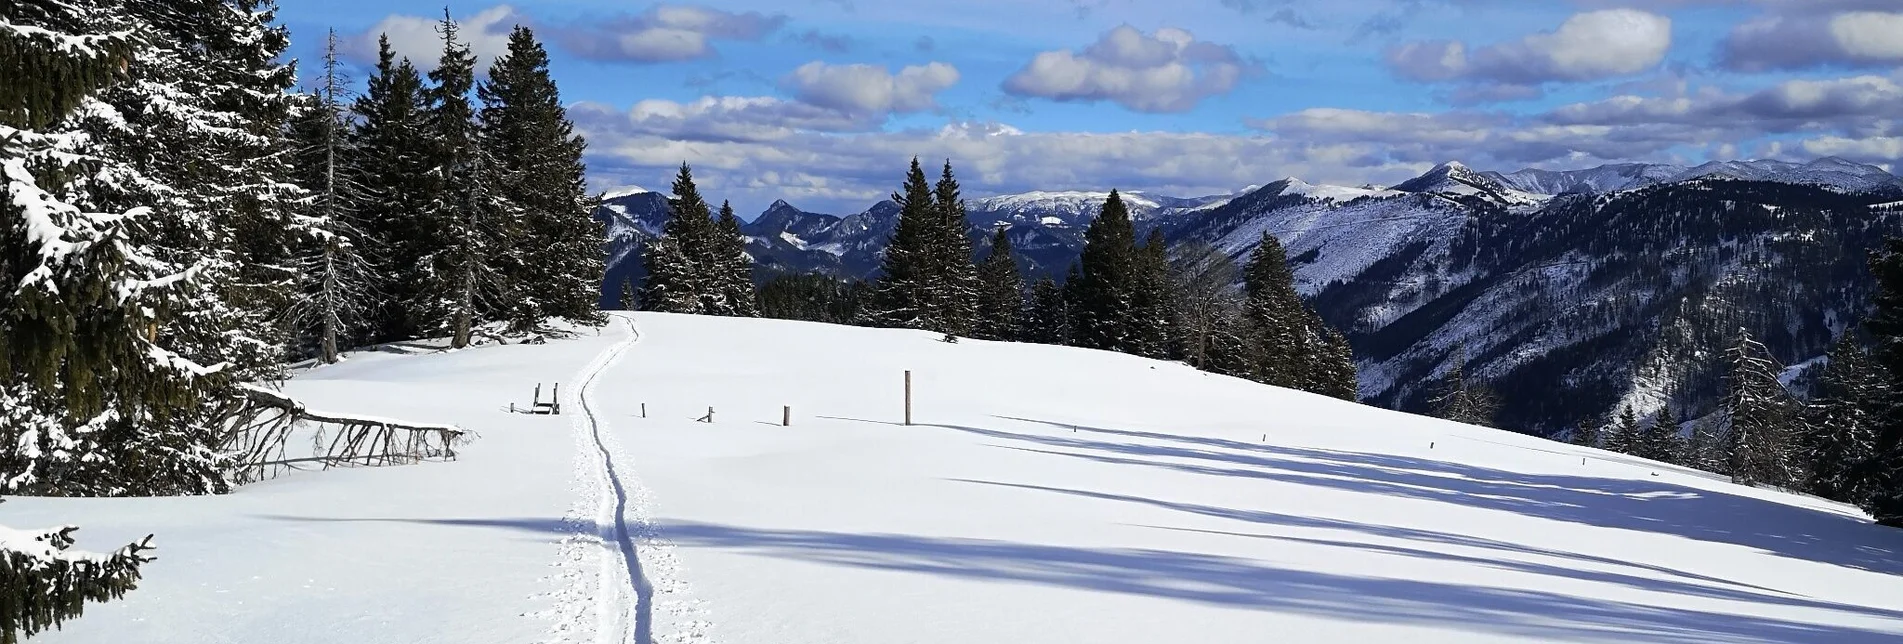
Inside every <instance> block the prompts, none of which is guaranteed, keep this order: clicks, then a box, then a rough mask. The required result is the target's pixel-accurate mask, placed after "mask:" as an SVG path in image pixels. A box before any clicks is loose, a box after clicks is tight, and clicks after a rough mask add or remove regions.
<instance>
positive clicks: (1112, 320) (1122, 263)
mask: <svg viewBox="0 0 1903 644" xmlns="http://www.w3.org/2000/svg"><path fill="white" fill-rule="evenodd" d="M1139 263H1140V259H1139V257H1138V249H1137V243H1136V229H1135V228H1134V227H1133V226H1132V225H1131V223H1130V210H1129V207H1128V206H1126V205H1124V203H1123V196H1122V195H1120V194H1118V193H1117V191H1116V190H1111V191H1110V196H1109V198H1107V199H1105V200H1104V204H1103V209H1102V211H1101V212H1100V213H1099V214H1098V215H1097V219H1096V220H1094V221H1092V222H1090V227H1088V228H1086V229H1085V230H1084V252H1083V255H1082V257H1080V258H1079V259H1078V264H1077V270H1078V273H1077V276H1076V277H1075V278H1072V279H1071V280H1070V281H1069V282H1067V283H1066V284H1065V286H1066V288H1067V289H1068V290H1069V292H1070V295H1071V298H1072V301H1071V321H1072V327H1071V338H1072V342H1073V343H1074V344H1076V345H1077V346H1080V347H1086V348H1091V349H1104V350H1109V351H1121V352H1123V353H1140V352H1141V350H1142V341H1141V339H1140V338H1138V337H1137V332H1136V326H1137V321H1136V318H1137V316H1138V315H1139V314H1140V311H1139V307H1138V302H1137V289H1138V280H1139V274H1138V273H1139V271H1140V270H1141V269H1140V266H1139Z"/></svg>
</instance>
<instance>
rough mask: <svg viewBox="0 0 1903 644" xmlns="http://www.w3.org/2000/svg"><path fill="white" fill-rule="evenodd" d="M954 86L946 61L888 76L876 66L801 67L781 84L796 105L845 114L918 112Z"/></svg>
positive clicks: (952, 72) (954, 70)
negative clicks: (796, 100) (940, 93)
mask: <svg viewBox="0 0 1903 644" xmlns="http://www.w3.org/2000/svg"><path fill="white" fill-rule="evenodd" d="M957 83H958V68H956V67H953V66H951V65H948V64H945V63H938V62H934V63H930V64H926V65H912V66H908V67H905V68H903V69H900V70H899V72H898V73H897V74H894V73H891V72H889V71H887V70H886V68H885V67H883V66H879V65H864V64H854V65H829V64H826V63H822V62H818V61H814V62H810V63H806V64H804V65H800V66H799V68H798V69H795V70H793V73H791V74H788V75H787V77H786V78H785V79H784V80H783V81H782V82H781V85H782V86H784V87H785V88H786V89H787V90H789V91H791V92H792V93H793V95H794V97H795V98H797V99H799V100H800V101H801V102H804V103H807V104H810V105H816V106H819V107H824V108H830V109H834V110H838V111H841V112H846V113H850V114H879V115H883V114H887V113H893V112H920V111H925V110H929V109H932V108H934V107H936V106H937V101H936V100H935V99H934V98H933V97H934V95H935V94H937V93H939V92H941V91H944V90H945V89H946V88H949V87H951V86H952V85H955V84H957Z"/></svg>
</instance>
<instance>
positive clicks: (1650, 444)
mask: <svg viewBox="0 0 1903 644" xmlns="http://www.w3.org/2000/svg"><path fill="white" fill-rule="evenodd" d="M1679 432H1680V427H1679V422H1678V416H1677V415H1676V414H1673V413H1672V408H1671V406H1669V405H1667V406H1666V407H1665V408H1664V409H1661V410H1659V413H1658V417H1656V418H1654V419H1653V420H1652V424H1651V425H1648V426H1647V427H1646V428H1645V430H1643V431H1641V432H1639V439H1638V441H1637V445H1636V451H1637V452H1638V453H1637V456H1638V457H1640V458H1647V459H1651V460H1654V461H1658V462H1660V463H1678V462H1679V457H1680V455H1681V454H1682V453H1683V452H1684V451H1685V448H1684V445H1683V438H1682V436H1681V435H1680V433H1679Z"/></svg>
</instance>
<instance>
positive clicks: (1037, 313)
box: [1024, 277, 1070, 345]
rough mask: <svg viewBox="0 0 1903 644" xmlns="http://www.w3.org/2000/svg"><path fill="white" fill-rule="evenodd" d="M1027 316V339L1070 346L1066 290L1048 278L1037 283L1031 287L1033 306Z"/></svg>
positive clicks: (1025, 329) (1025, 334) (1025, 336)
mask: <svg viewBox="0 0 1903 644" xmlns="http://www.w3.org/2000/svg"><path fill="white" fill-rule="evenodd" d="M1029 309H1030V310H1029V312H1028V313H1027V314H1026V315H1025V325H1024V339H1025V340H1027V341H1030V342H1037V343H1041V344H1055V345H1066V344H1070V307H1069V305H1068V304H1067V303H1066V301H1065V299H1064V287H1062V286H1058V284H1057V281H1056V280H1053V279H1051V278H1049V277H1044V278H1040V279H1038V281H1037V283H1036V284H1035V285H1033V286H1032V287H1031V304H1030V307H1029Z"/></svg>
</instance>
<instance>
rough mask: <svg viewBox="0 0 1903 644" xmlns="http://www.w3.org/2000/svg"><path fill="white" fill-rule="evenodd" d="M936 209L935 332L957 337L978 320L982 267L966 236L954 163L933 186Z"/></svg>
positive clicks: (948, 164)
mask: <svg viewBox="0 0 1903 644" xmlns="http://www.w3.org/2000/svg"><path fill="white" fill-rule="evenodd" d="M932 207H933V212H934V213H935V214H936V217H934V218H933V220H932V228H931V232H930V238H931V240H932V243H931V249H932V251H931V258H932V259H931V269H930V273H931V275H932V276H933V278H932V279H931V280H930V281H929V282H928V288H927V292H928V293H930V299H931V302H932V304H931V309H932V310H933V311H934V313H933V316H934V317H935V318H937V320H938V324H937V326H935V327H934V329H935V330H940V331H944V332H946V333H949V334H953V335H965V334H968V333H970V332H971V328H972V325H973V324H975V323H976V322H977V319H978V293H979V289H980V288H982V287H981V286H980V285H979V283H978V267H977V266H976V265H974V264H972V261H971V258H972V247H971V238H970V237H967V236H965V227H966V223H965V222H966V216H965V198H964V197H963V196H962V195H961V194H960V193H959V188H958V178H957V177H955V176H953V174H952V165H951V160H950V159H946V160H945V167H944V169H943V170H942V171H941V172H940V173H939V177H938V183H937V184H936V185H934V186H933V187H932Z"/></svg>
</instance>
